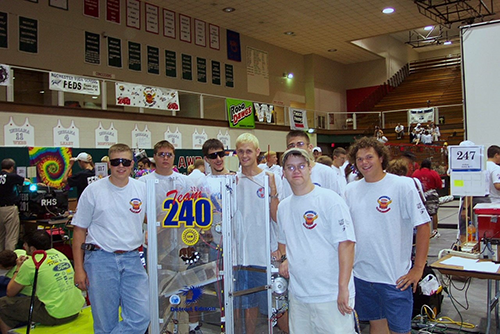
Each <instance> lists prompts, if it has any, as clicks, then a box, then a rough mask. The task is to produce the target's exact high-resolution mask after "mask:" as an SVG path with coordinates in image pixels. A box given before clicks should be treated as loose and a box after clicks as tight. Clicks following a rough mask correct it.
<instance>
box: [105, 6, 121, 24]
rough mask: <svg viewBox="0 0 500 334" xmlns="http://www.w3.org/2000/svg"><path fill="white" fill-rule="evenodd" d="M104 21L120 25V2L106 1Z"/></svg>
mask: <svg viewBox="0 0 500 334" xmlns="http://www.w3.org/2000/svg"><path fill="white" fill-rule="evenodd" d="M106 20H107V21H109V22H114V23H118V24H120V0H106Z"/></svg>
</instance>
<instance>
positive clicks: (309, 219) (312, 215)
mask: <svg viewBox="0 0 500 334" xmlns="http://www.w3.org/2000/svg"><path fill="white" fill-rule="evenodd" d="M316 218H318V214H317V213H316V212H314V211H307V212H306V213H304V220H305V222H304V223H302V225H304V227H305V228H307V229H308V230H312V229H313V228H315V227H316V225H318V224H316V223H315V222H314V221H315V220H316Z"/></svg>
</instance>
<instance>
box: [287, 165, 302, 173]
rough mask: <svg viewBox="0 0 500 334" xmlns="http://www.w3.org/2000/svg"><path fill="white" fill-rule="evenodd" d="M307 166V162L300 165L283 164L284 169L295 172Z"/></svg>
mask: <svg viewBox="0 0 500 334" xmlns="http://www.w3.org/2000/svg"><path fill="white" fill-rule="evenodd" d="M306 167H307V164H300V165H297V166H295V165H286V166H285V169H286V170H287V171H289V172H291V173H293V172H295V171H296V170H300V171H303V170H304V169H306Z"/></svg>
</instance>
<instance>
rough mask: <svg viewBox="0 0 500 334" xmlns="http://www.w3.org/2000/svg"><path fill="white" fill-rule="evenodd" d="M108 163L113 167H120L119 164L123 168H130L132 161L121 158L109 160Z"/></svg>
mask: <svg viewBox="0 0 500 334" xmlns="http://www.w3.org/2000/svg"><path fill="white" fill-rule="evenodd" d="M109 163H110V164H111V166H113V167H117V166H120V164H122V165H123V167H130V165H132V160H130V159H123V158H119V159H111V160H109Z"/></svg>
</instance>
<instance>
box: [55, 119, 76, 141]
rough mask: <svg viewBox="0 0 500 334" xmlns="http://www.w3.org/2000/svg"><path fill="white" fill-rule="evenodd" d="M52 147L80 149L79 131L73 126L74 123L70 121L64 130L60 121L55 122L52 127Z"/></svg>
mask: <svg viewBox="0 0 500 334" xmlns="http://www.w3.org/2000/svg"><path fill="white" fill-rule="evenodd" d="M54 147H80V129H78V128H77V127H76V126H75V123H74V121H71V125H70V126H69V128H65V127H63V126H62V124H61V120H60V119H58V120H57V125H56V126H55V127H54Z"/></svg>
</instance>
